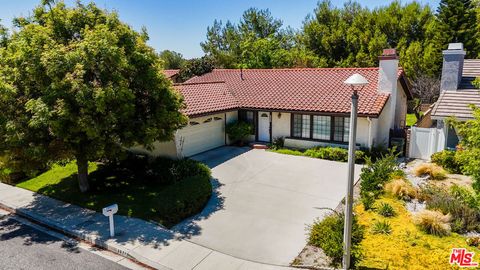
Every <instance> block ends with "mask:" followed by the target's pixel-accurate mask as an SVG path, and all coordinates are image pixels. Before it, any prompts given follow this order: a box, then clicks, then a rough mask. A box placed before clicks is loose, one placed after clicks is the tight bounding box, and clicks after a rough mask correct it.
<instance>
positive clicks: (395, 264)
mask: <svg viewBox="0 0 480 270" xmlns="http://www.w3.org/2000/svg"><path fill="white" fill-rule="evenodd" d="M378 203H388V204H390V205H391V206H392V207H393V208H394V209H395V212H396V213H397V215H396V216H394V217H391V218H389V219H388V221H389V223H390V226H391V229H392V231H391V233H390V234H389V235H386V234H374V233H373V232H372V230H371V228H372V226H373V224H375V222H377V221H381V220H383V219H384V217H382V216H381V215H379V214H378V213H375V212H373V211H365V210H364V208H363V206H362V205H361V204H358V205H357V206H356V207H355V211H356V213H357V217H358V223H359V224H361V225H365V226H366V227H367V228H366V230H365V238H364V240H363V241H362V242H361V243H360V245H361V249H362V253H363V260H362V261H361V262H360V264H359V266H360V267H366V268H377V269H455V268H454V267H452V266H451V265H450V264H449V258H450V252H451V250H452V248H462V247H463V248H467V249H468V250H469V251H473V252H475V254H476V255H475V256H474V258H473V259H474V261H480V253H479V252H480V249H478V248H476V247H470V246H468V244H467V242H466V238H465V237H463V236H460V235H458V234H456V233H452V234H451V235H449V236H444V237H437V236H434V235H429V234H426V233H424V232H423V231H422V230H421V229H420V228H418V227H417V226H416V225H415V224H414V222H413V218H412V215H411V214H410V212H408V210H407V209H406V208H405V205H404V202H402V201H400V200H398V199H396V198H393V197H381V198H380V199H379V200H378ZM477 254H478V255H477Z"/></svg>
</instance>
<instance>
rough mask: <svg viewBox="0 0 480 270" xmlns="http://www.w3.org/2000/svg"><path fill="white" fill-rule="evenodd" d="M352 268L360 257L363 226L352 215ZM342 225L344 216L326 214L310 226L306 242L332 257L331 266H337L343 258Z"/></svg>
mask: <svg viewBox="0 0 480 270" xmlns="http://www.w3.org/2000/svg"><path fill="white" fill-rule="evenodd" d="M352 224H353V225H352V253H351V262H352V268H353V267H354V266H355V264H356V263H357V262H359V261H360V259H361V249H360V242H361V241H362V240H363V236H364V227H363V226H361V225H359V224H358V222H357V218H356V217H355V216H354V218H353V223H352ZM343 225H344V217H343V215H341V214H336V213H335V214H332V215H329V216H326V217H325V218H324V219H323V220H317V221H315V222H314V223H313V225H312V226H311V228H310V235H309V239H308V243H309V244H310V245H313V246H316V247H319V248H321V249H322V250H323V251H324V252H325V254H326V255H327V256H329V257H330V258H331V259H332V266H333V267H338V266H340V265H341V263H342V258H343Z"/></svg>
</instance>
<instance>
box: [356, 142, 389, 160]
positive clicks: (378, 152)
mask: <svg viewBox="0 0 480 270" xmlns="http://www.w3.org/2000/svg"><path fill="white" fill-rule="evenodd" d="M362 151H363V153H364V156H365V157H368V158H370V159H371V160H372V161H373V162H375V161H377V159H381V158H383V157H384V156H385V155H388V154H389V153H390V152H389V150H388V149H387V148H385V147H384V146H381V145H380V146H374V147H372V148H364V149H362Z"/></svg>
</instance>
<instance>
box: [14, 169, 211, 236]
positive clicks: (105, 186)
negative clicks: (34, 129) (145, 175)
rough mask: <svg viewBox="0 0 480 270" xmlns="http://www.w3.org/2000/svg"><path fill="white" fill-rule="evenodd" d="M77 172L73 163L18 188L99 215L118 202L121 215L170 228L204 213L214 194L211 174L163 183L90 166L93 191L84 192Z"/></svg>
mask: <svg viewBox="0 0 480 270" xmlns="http://www.w3.org/2000/svg"><path fill="white" fill-rule="evenodd" d="M199 166H204V165H203V164H201V165H199ZM76 171H77V166H76V164H75V163H74V162H71V163H68V164H66V165H65V166H60V165H54V166H53V167H52V168H51V169H50V170H49V171H47V172H45V173H43V174H41V175H39V176H37V177H35V178H33V179H30V180H27V181H24V182H21V183H19V184H17V187H21V188H25V189H28V190H31V191H35V192H38V193H41V194H44V195H47V196H50V197H53V198H56V199H58V200H61V201H64V202H68V203H72V204H75V205H79V206H82V207H85V208H89V209H92V210H95V211H98V212H101V209H102V208H103V207H105V206H107V205H110V204H113V203H117V204H118V206H119V214H120V215H126V216H131V217H137V218H141V219H144V220H153V221H156V222H159V223H161V224H163V225H165V226H167V227H170V226H172V225H175V224H176V223H178V222H179V221H181V220H183V219H185V218H187V217H189V216H192V215H194V214H196V213H198V212H199V211H201V210H202V209H203V207H204V206H205V204H206V203H207V201H208V199H209V197H210V195H211V192H212V187H211V184H210V174H209V171H208V175H200V174H199V175H191V176H189V177H186V178H185V179H182V180H181V181H178V182H175V183H173V184H165V183H163V184H162V183H154V182H146V181H145V180H141V179H138V177H137V178H136V177H135V176H133V175H132V174H131V173H128V172H125V170H118V171H112V170H110V169H106V168H104V167H103V166H101V165H97V164H95V163H90V164H89V182H90V187H91V189H90V191H89V192H87V193H81V192H80V190H79V188H78V182H77V175H76ZM165 174H167V173H165Z"/></svg>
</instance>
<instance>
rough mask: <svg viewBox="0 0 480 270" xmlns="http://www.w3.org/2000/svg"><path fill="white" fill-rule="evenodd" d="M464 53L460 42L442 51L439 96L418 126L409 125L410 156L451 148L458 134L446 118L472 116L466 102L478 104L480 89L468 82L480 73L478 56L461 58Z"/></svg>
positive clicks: (425, 157)
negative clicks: (410, 129) (410, 127)
mask: <svg viewBox="0 0 480 270" xmlns="http://www.w3.org/2000/svg"><path fill="white" fill-rule="evenodd" d="M465 54H466V52H465V50H464V49H463V44H462V43H451V44H449V46H448V49H447V50H445V51H443V66H442V78H441V85H440V96H439V98H438V100H437V102H436V103H435V106H434V107H433V109H432V110H431V112H430V113H429V115H426V117H424V119H425V120H424V123H423V124H422V126H421V127H417V128H412V132H411V147H410V157H416V158H424V159H429V158H430V156H431V154H433V153H435V152H438V151H441V150H443V149H452V150H454V149H455V147H456V146H457V144H458V142H459V138H458V136H457V133H456V132H455V130H454V128H452V127H451V126H449V125H448V124H447V123H446V122H447V121H446V120H447V119H449V118H455V119H457V120H459V121H466V120H469V119H473V116H472V109H471V108H470V105H471V104H473V105H476V106H480V90H479V89H475V87H474V86H473V85H472V81H473V80H474V79H475V78H476V77H479V76H480V60H477V59H464V58H465ZM428 124H430V125H428Z"/></svg>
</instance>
